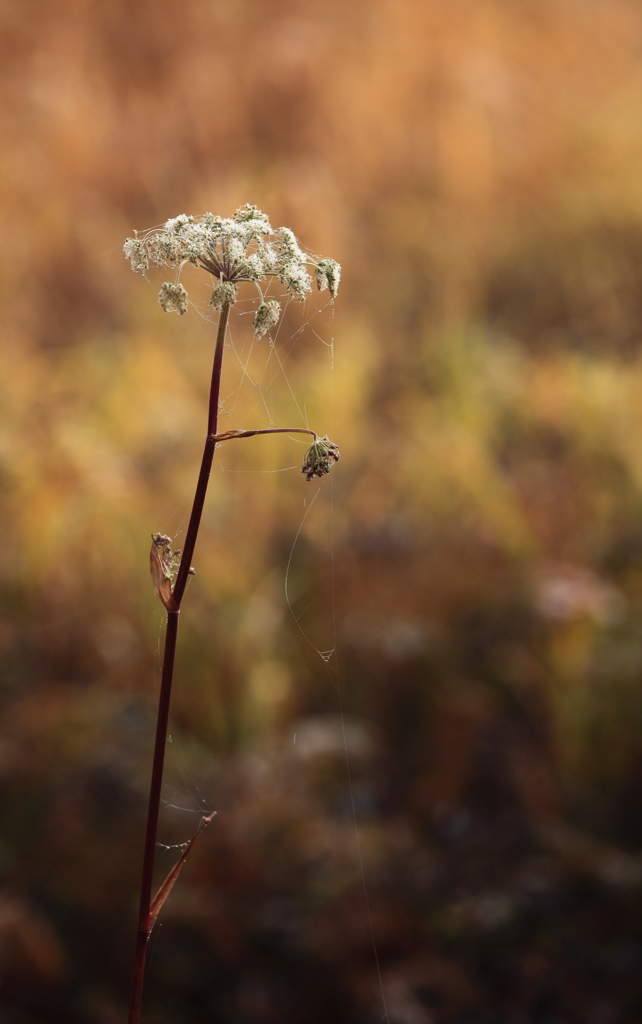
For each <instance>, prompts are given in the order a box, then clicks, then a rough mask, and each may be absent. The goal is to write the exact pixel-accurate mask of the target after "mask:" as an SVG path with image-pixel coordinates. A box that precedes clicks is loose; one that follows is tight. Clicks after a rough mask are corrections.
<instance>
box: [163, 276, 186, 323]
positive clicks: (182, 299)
mask: <svg viewBox="0 0 642 1024" xmlns="http://www.w3.org/2000/svg"><path fill="white" fill-rule="evenodd" d="M158 301H159V302H160V304H161V306H162V307H163V309H164V310H165V312H166V313H171V312H176V313H180V315H181V316H182V315H183V313H187V292H186V291H185V289H184V288H183V285H182V284H171V283H169V282H168V281H166V282H165V284H162V285H161V289H160V291H159V293H158Z"/></svg>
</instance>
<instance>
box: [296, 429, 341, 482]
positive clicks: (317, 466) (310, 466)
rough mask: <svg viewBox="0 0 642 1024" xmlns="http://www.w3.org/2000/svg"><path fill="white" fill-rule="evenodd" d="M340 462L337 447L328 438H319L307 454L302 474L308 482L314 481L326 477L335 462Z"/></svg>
mask: <svg viewBox="0 0 642 1024" xmlns="http://www.w3.org/2000/svg"><path fill="white" fill-rule="evenodd" d="M338 461H339V449H338V447H337V445H336V444H334V442H333V441H331V440H330V439H329V438H328V437H317V439H316V441H315V442H314V444H312V445H310V447H309V448H308V450H307V452H306V453H305V459H304V460H303V466H302V468H301V472H302V473H305V477H306V480H308V481H309V480H313V479H314V477H315V476H325V474H326V473H329V472H330V469H331V468H332V464H333V462H338Z"/></svg>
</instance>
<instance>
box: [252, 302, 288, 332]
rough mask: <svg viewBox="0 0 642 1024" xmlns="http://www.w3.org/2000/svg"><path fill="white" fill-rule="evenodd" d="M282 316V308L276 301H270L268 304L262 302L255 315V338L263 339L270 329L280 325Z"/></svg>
mask: <svg viewBox="0 0 642 1024" xmlns="http://www.w3.org/2000/svg"><path fill="white" fill-rule="evenodd" d="M280 316H281V306H280V305H279V303H278V302H277V301H276V300H275V299H269V301H268V302H262V303H261V305H260V306H259V307H258V309H257V311H256V313H255V314H254V323H253V324H252V326H253V328H254V337H255V338H262V337H263V335H264V334H267V332H268V331H269V330H270V327H274V325H275V324H278V322H279V317H280Z"/></svg>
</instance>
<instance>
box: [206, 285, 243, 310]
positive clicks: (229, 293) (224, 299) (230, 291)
mask: <svg viewBox="0 0 642 1024" xmlns="http://www.w3.org/2000/svg"><path fill="white" fill-rule="evenodd" d="M237 292H238V289H237V287H236V285H233V284H232V282H231V281H222V282H221V284H217V286H216V288H215V289H214V291H213V292H212V297H211V299H210V306H214V309H223V306H225V305H229V306H233V305H234V303H235V302H236V296H237Z"/></svg>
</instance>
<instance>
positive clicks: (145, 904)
mask: <svg viewBox="0 0 642 1024" xmlns="http://www.w3.org/2000/svg"><path fill="white" fill-rule="evenodd" d="M229 313H230V307H229V305H225V306H223V308H222V310H221V314H220V317H219V322H218V331H217V334H216V348H215V350H214V362H213V366H212V381H211V385H210V398H209V409H208V416H207V435H206V440H205V449H204V451H203V458H202V460H201V469H200V472H199V475H198V483H197V485H196V493H195V495H194V503H193V505H192V514H191V516H190V521H189V526H188V527H187V536H186V538H185V545H184V547H183V554H182V557H181V564H180V566H179V570H178V574H177V577H176V583H175V585H174V589H173V596H174V601H175V604H176V608H175V609H174V610H168V612H167V630H166V632H165V651H164V654H163V672H162V677H161V688H160V695H159V700H158V718H157V722H156V739H155V742H154V758H153V762H152V778H151V783H150V790H149V804H148V810H147V830H146V833H145V849H144V853H143V873H142V879H141V888H140V907H139V912H138V931H137V933H136V949H135V953H134V971H133V976H132V986H131V996H130V1004H129V1024H140V1011H141V1001H142V993H143V980H144V976H145V958H146V955H147V944H148V941H149V936H150V932H151V927H152V923H153V919H152V918H151V916H150V906H151V899H152V880H153V875H154V860H155V853H156V836H157V832H158V815H159V810H160V800H161V792H162V785H163V766H164V762H165V746H166V744H167V729H168V723H169V708H170V702H171V695H172V679H173V676H174V658H175V654H176V639H177V636H178V621H179V615H180V606H181V601H182V599H183V594H184V593H185V585H186V583H187V577H188V576H189V570H190V566H191V562H192V556H193V554H194V548H195V546H196V538H197V536H198V528H199V526H200V522H201V516H202V514H203V506H204V504H205V496H206V494H207V485H208V482H209V478H210V472H211V469H212V460H213V458H214V451H215V449H216V440H217V439H216V427H217V424H218V401H219V395H220V391H221V370H222V367H223V352H224V349H225V333H226V330H227V322H228V319H229Z"/></svg>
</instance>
